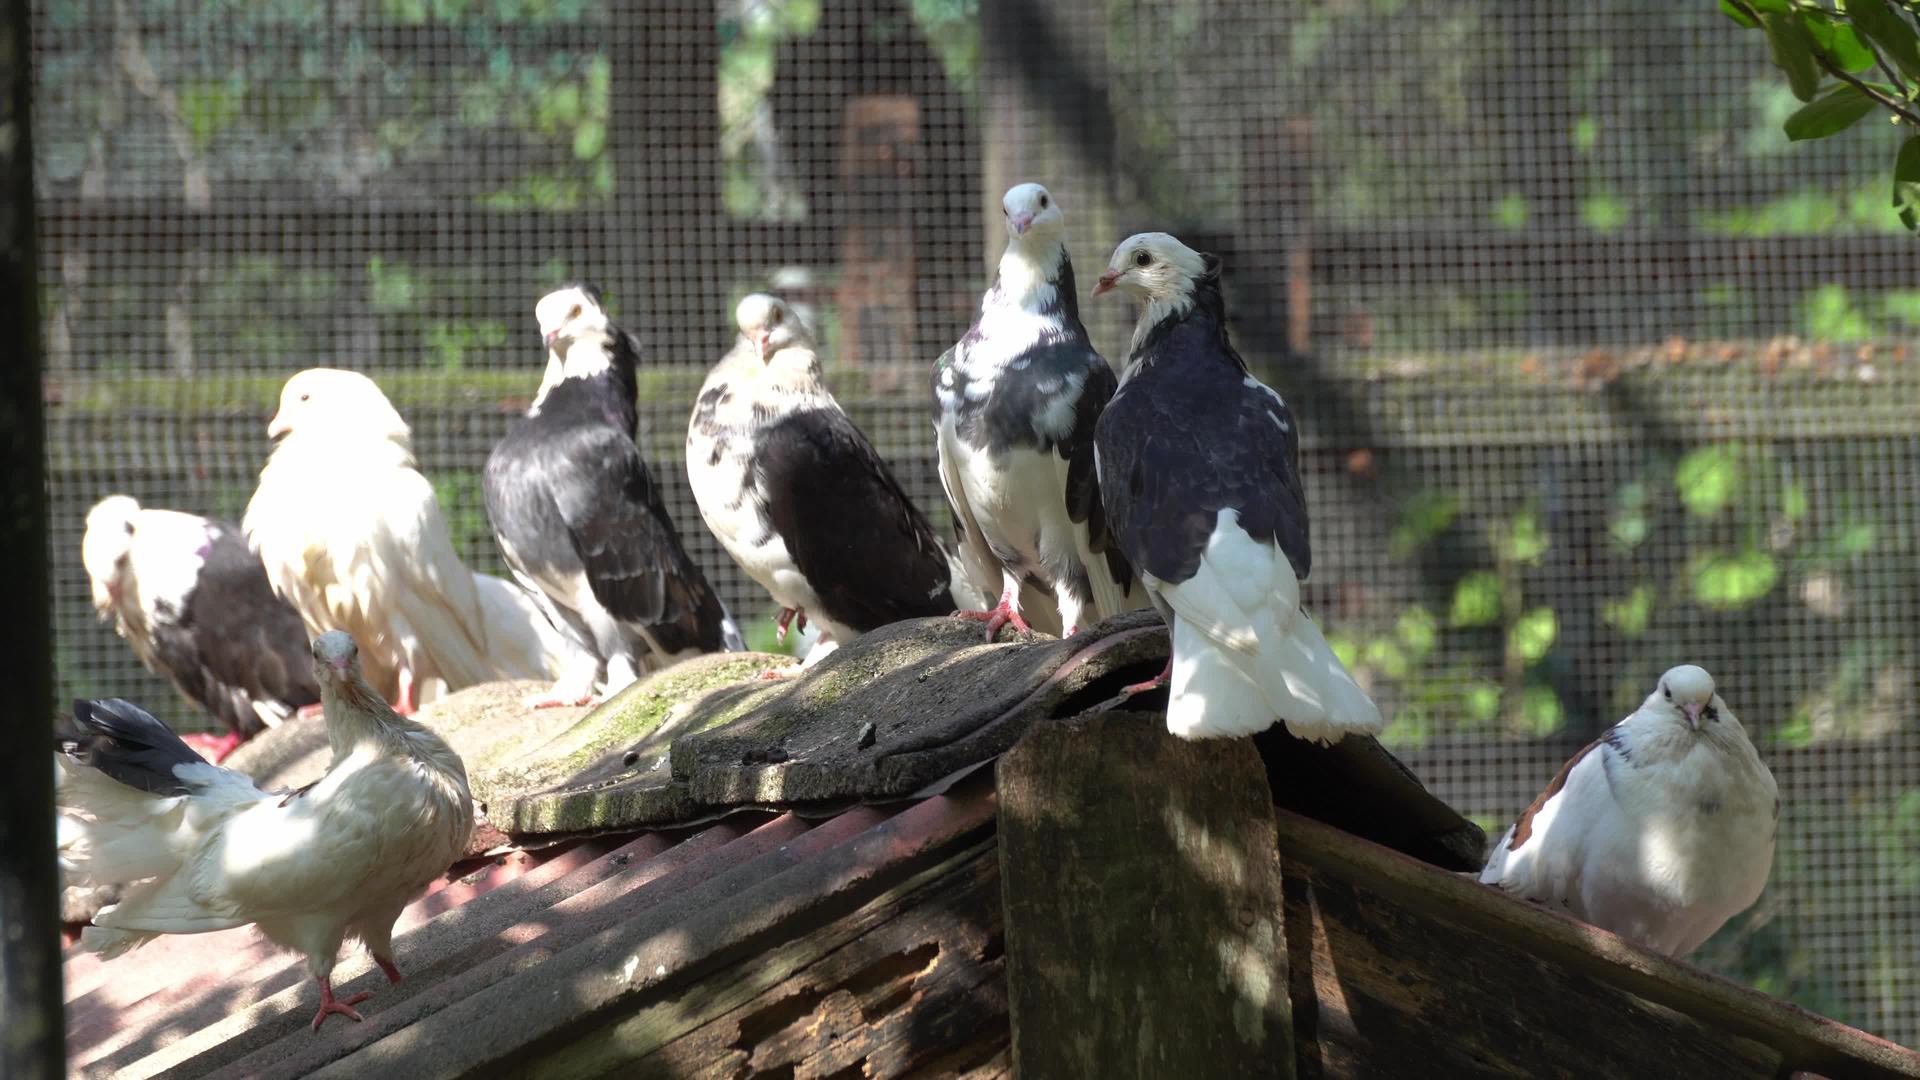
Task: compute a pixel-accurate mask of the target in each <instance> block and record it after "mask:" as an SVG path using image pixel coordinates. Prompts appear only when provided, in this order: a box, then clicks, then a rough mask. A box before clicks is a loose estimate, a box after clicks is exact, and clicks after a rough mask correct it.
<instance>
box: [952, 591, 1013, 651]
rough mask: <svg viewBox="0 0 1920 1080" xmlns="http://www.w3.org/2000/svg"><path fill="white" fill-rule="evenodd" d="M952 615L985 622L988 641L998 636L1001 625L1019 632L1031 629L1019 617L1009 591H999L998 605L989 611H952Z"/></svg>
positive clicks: (957, 617)
mask: <svg viewBox="0 0 1920 1080" xmlns="http://www.w3.org/2000/svg"><path fill="white" fill-rule="evenodd" d="M953 617H954V618H956V619H979V620H981V621H983V622H985V623H986V624H987V640H988V641H992V640H993V639H994V638H995V637H997V636H999V634H1000V628H1001V627H1003V626H1011V627H1013V628H1014V629H1015V630H1018V631H1020V632H1021V633H1026V632H1027V631H1029V630H1032V629H1033V628H1032V627H1030V626H1028V625H1027V620H1025V619H1023V618H1021V617H1020V612H1019V611H1018V610H1017V609H1016V608H1014V606H1013V593H1011V592H1004V593H1001V594H1000V604H999V606H997V607H995V608H994V609H993V610H991V611H956V612H954V613H953Z"/></svg>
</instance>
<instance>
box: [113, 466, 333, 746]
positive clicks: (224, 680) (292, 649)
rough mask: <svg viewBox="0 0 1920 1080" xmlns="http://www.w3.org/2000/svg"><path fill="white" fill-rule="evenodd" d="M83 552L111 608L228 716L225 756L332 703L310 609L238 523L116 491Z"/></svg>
mask: <svg viewBox="0 0 1920 1080" xmlns="http://www.w3.org/2000/svg"><path fill="white" fill-rule="evenodd" d="M80 558H81V562H83V563H84V564H85V565H86V568H87V577H88V578H89V579H90V580H91V582H92V585H93V605H94V607H95V609H96V610H98V611H99V613H100V617H101V618H103V619H105V618H109V617H111V618H112V619H113V621H114V629H115V630H116V631H118V632H119V634H120V636H121V637H123V638H125V639H126V640H127V644H128V645H131V646H132V647H133V651H134V653H135V654H136V655H137V656H139V657H140V662H141V663H143V664H145V665H146V666H147V669H148V670H150V671H152V672H154V673H156V674H159V675H163V676H165V677H166V678H167V680H168V681H169V682H171V683H173V686H174V689H176V690H178V691H180V694H181V696H183V697H185V698H186V699H187V700H188V701H190V702H192V703H194V704H195V705H197V706H199V707H200V708H202V709H205V710H206V711H207V712H208V714H210V715H211V716H213V717H214V719H216V720H218V721H220V722H221V723H222V724H224V725H225V726H226V728H227V733H226V734H225V735H224V736H221V737H219V738H218V739H217V740H214V741H213V743H212V744H211V745H210V746H208V747H207V748H206V749H207V751H208V753H209V754H210V755H211V756H212V757H213V760H214V761H216V762H218V761H221V760H224V759H225V758H226V756H227V755H228V754H230V753H232V752H233V750H234V749H235V748H236V747H238V746H239V745H240V744H241V742H242V741H244V740H246V739H248V738H251V737H252V736H253V735H255V734H257V733H258V732H259V731H260V730H261V729H262V728H263V727H270V726H273V725H277V724H279V723H281V722H282V721H284V720H287V719H289V718H290V717H292V716H293V715H294V714H295V713H296V712H297V711H299V710H300V709H302V708H305V707H308V706H317V705H318V704H319V703H320V686H319V684H318V683H316V682H315V681H314V678H313V661H312V659H311V658H310V657H309V656H308V653H307V631H306V627H305V626H304V625H303V624H302V623H301V621H300V613H299V612H297V611H295V610H294V609H293V607H292V606H291V605H290V604H288V603H287V602H286V601H285V600H282V599H280V597H278V596H276V595H274V592H273V586H272V585H270V584H268V582H267V571H266V568H265V567H263V566H262V565H261V564H260V558H259V556H257V555H255V554H254V553H253V551H252V550H251V549H250V548H248V547H247V541H246V538H245V537H244V536H242V535H241V533H240V530H239V528H237V527H236V526H233V525H230V524H228V523H227V522H224V521H215V520H213V519H211V518H203V517H200V516H198V515H195V514H183V513H180V512H178V511H174V510H150V509H145V508H142V507H141V505H140V503H139V502H138V501H136V500H135V499H133V498H132V497H131V496H128V495H109V496H107V497H106V498H104V499H102V500H100V501H99V502H98V503H96V504H94V507H93V509H92V510H90V511H88V513H87V531H86V535H85V536H84V537H82V539H81V541H80Z"/></svg>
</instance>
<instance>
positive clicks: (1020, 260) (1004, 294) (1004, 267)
mask: <svg viewBox="0 0 1920 1080" xmlns="http://www.w3.org/2000/svg"><path fill="white" fill-rule="evenodd" d="M1066 262H1067V245H1066V243H1065V242H1064V241H1062V240H1060V239H1058V238H1055V239H1050V240H1039V241H1037V242H1028V241H1024V240H1011V241H1009V242H1008V243H1007V250H1006V251H1005V252H1004V253H1003V254H1002V255H1001V256H1000V272H999V274H998V275H997V276H996V278H995V280H994V284H993V288H992V289H990V290H988V292H987V296H986V302H985V303H983V304H982V305H981V306H982V307H986V306H988V305H990V304H995V303H998V304H1011V305H1013V306H1017V307H1020V308H1023V309H1025V310H1027V311H1035V312H1038V311H1049V312H1050V311H1051V309H1052V308H1053V307H1054V306H1055V305H1056V304H1058V303H1062V302H1064V304H1065V305H1066V306H1067V309H1068V311H1069V312H1071V311H1072V310H1073V307H1074V305H1075V301H1076V299H1077V298H1076V297H1075V296H1074V295H1073V289H1072V286H1071V285H1070V284H1069V285H1067V287H1066V288H1065V289H1064V290H1063V289H1062V288H1061V285H1062V279H1061V273H1060V270H1061V267H1062V266H1063V265H1065V264H1066Z"/></svg>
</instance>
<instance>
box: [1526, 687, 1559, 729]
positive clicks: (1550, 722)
mask: <svg viewBox="0 0 1920 1080" xmlns="http://www.w3.org/2000/svg"><path fill="white" fill-rule="evenodd" d="M1566 714H1567V711H1566V708H1565V706H1563V705H1561V704H1560V695H1558V694H1556V693H1554V692H1553V688H1552V687H1550V686H1529V687H1527V688H1526V689H1525V690H1522V691H1521V692H1520V722H1521V724H1522V725H1523V726H1525V728H1526V729H1527V732H1528V734H1531V735H1551V734H1553V733H1554V732H1556V731H1559V730H1560V722H1561V721H1562V720H1563V719H1565V717H1566Z"/></svg>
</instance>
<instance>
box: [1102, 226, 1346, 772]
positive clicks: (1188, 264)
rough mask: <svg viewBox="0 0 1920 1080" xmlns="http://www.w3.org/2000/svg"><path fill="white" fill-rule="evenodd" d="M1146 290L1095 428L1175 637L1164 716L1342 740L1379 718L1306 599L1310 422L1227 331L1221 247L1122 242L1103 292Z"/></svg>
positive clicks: (1136, 555)
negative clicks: (1304, 478) (1216, 250)
mask: <svg viewBox="0 0 1920 1080" xmlns="http://www.w3.org/2000/svg"><path fill="white" fill-rule="evenodd" d="M1116 289H1117V290H1120V291H1122V292H1125V293H1129V294H1132V295H1134V296H1136V297H1138V298H1140V299H1142V300H1144V301H1145V302H1146V307H1145V309H1144V311H1143V312H1142V314H1141V316H1140V321H1139V324H1138V325H1137V326H1136V327H1135V329H1134V334H1133V345H1132V350H1131V352H1130V353H1129V355H1128V357H1127V363H1126V367H1125V369H1124V370H1123V372H1122V373H1121V377H1120V388H1119V390H1118V391H1117V392H1115V394H1114V396H1113V400H1112V401H1110V402H1108V403H1107V408H1106V411H1105V412H1103V413H1102V414H1101V415H1100V420H1099V425H1098V427H1097V429H1096V431H1095V433H1094V451H1095V464H1096V467H1097V473H1098V476H1099V481H1100V495H1101V498H1102V500H1104V502H1105V505H1106V511H1107V521H1108V527H1109V528H1110V529H1111V530H1112V531H1113V534H1114V537H1115V539H1116V541H1117V542H1118V544H1119V547H1120V550H1121V551H1122V552H1123V553H1124V554H1125V555H1126V557H1127V559H1128V560H1129V561H1130V562H1131V563H1132V564H1133V565H1134V566H1135V567H1137V568H1138V569H1139V572H1140V581H1141V583H1142V584H1143V585H1145V586H1146V592H1147V595H1148V596H1149V597H1151V598H1152V600H1153V604H1154V606H1155V607H1156V608H1158V609H1159V611H1160V614H1161V616H1162V617H1163V618H1165V619H1166V622H1167V626H1168V628H1169V630H1170V633H1171V635H1172V638H1173V650H1172V657H1171V659H1170V660H1169V661H1168V664H1167V670H1166V671H1164V672H1162V673H1161V675H1160V676H1159V677H1158V678H1157V679H1155V680H1153V681H1152V682H1150V683H1143V684H1140V685H1139V686H1135V687H1130V688H1129V690H1130V691H1134V692H1138V691H1139V690H1142V689H1145V688H1147V687H1149V686H1157V685H1160V684H1162V683H1164V682H1167V681H1168V680H1171V686H1170V687H1169V688H1168V695H1167V698H1168V700H1167V728H1168V730H1170V731H1172V732H1173V733H1174V734H1175V735H1179V736H1182V737H1184V738H1189V739H1198V738H1210V737H1222V736H1234V735H1250V734H1253V733H1254V732H1257V731H1261V730H1264V729H1266V728H1267V727H1269V726H1271V725H1272V724H1273V723H1274V721H1275V719H1276V718H1278V719H1282V720H1285V721H1286V725H1287V730H1288V731H1289V732H1291V733H1293V734H1294V735H1296V736H1299V737H1300V738H1303V739H1310V740H1313V741H1316V742H1324V743H1331V742H1335V741H1337V740H1339V739H1340V738H1341V737H1342V736H1345V735H1349V734H1356V733H1359V734H1369V735H1370V734H1374V733H1377V732H1378V731H1380V729H1381V727H1382V726H1383V723H1382V721H1381V718H1380V710H1379V709H1378V708H1377V707H1375V705H1374V703H1373V701H1372V700H1371V699H1370V698H1368V697H1367V695H1366V693H1365V692H1364V691H1362V690H1361V689H1360V687H1359V685H1358V684H1357V683H1355V682H1354V680H1353V676H1352V675H1351V674H1349V673H1348V671H1347V669H1346V667H1345V666H1344V665H1343V664H1341V663H1340V659H1339V658H1338V657H1337V656H1335V655H1334V653H1333V650H1332V649H1331V648H1329V647H1328V645H1327V641H1326V639H1325V638H1324V637H1322V636H1321V634H1320V629H1319V627H1317V626H1315V625H1314V622H1313V620H1312V619H1311V618H1309V617H1308V616H1307V614H1306V612H1304V611H1302V610H1301V608H1300V585H1301V582H1303V581H1305V580H1306V577H1307V571H1308V569H1309V567H1310V565H1311V562H1312V549H1311V547H1310V546H1309V543H1308V533H1307V501H1306V491H1305V489H1304V488H1303V487H1302V485H1301V482H1300V470H1299V460H1298V459H1299V439H1300V434H1299V431H1298V430H1297V429H1296V428H1295V426H1294V420H1293V414H1292V413H1291V412H1290V411H1289V410H1288V409H1287V406H1286V404H1285V403H1284V402H1283V401H1281V400H1280V395H1279V394H1277V393H1275V392H1274V391H1273V390H1272V389H1271V388H1270V387H1268V386H1267V385H1266V384H1264V383H1262V382H1261V381H1260V380H1259V379H1256V378H1254V376H1253V374H1252V373H1251V372H1250V371H1248V370H1247V365H1246V362H1245V361H1244V360H1242V359H1241V358H1240V354H1239V353H1237V352H1235V351H1234V348H1233V343H1232V342H1231V341H1229V340H1228V338H1227V315H1226V304H1225V301H1224V300H1223V298H1222V297H1221V294H1220V260H1219V259H1217V258H1214V257H1213V256H1210V255H1201V254H1200V253H1198V252H1196V251H1194V250H1193V249H1191V248H1189V247H1187V246H1186V245H1185V244H1182V243H1181V242H1180V241H1179V240H1176V239H1174V238H1173V237H1171V236H1169V235H1167V234H1166V233H1141V234H1139V235H1136V236H1132V237H1129V238H1127V239H1126V240H1125V241H1123V242H1122V243H1121V244H1120V246H1119V248H1117V249H1116V250H1115V251H1114V253H1113V258H1112V260H1111V261H1110V262H1109V264H1108V267H1107V270H1106V272H1105V273H1103V274H1101V275H1100V280H1099V282H1098V284H1096V285H1095V287H1094V290H1093V295H1095V296H1099V295H1101V294H1102V293H1106V292H1109V291H1112V290H1116Z"/></svg>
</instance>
